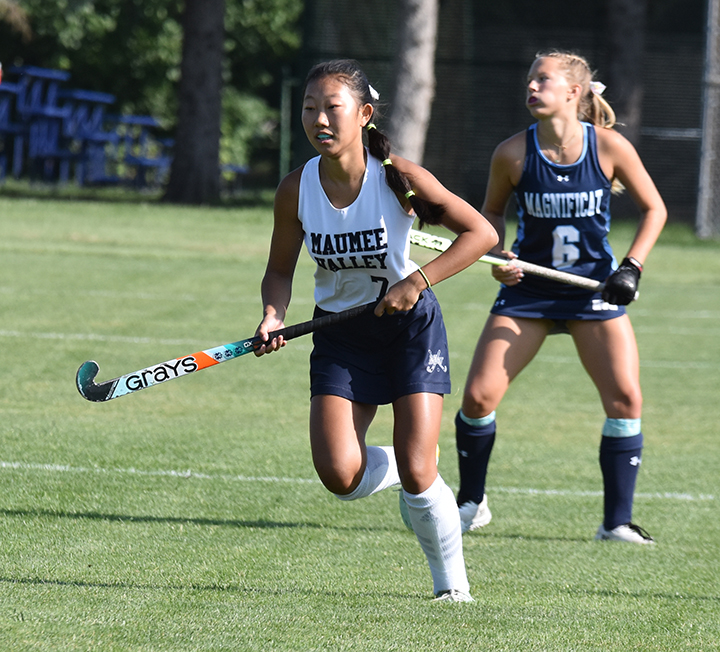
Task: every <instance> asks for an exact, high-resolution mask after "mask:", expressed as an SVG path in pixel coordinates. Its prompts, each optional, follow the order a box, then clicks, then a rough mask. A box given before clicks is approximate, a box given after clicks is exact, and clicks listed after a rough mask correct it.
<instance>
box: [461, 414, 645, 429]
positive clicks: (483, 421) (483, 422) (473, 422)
mask: <svg viewBox="0 0 720 652" xmlns="http://www.w3.org/2000/svg"><path fill="white" fill-rule="evenodd" d="M458 414H459V415H460V418H461V419H462V420H463V421H464V422H465V423H467V424H468V425H469V426H473V427H475V428H477V427H479V426H487V425H488V424H490V423H492V422H493V421H495V410H493V411H492V412H491V413H490V414H488V415H487V416H486V417H480V418H479V419H471V418H470V417H466V416H465V414H464V413H463V411H462V410H460V411H459V412H458ZM638 420H639V419H638Z"/></svg>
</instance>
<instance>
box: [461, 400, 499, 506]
mask: <svg viewBox="0 0 720 652" xmlns="http://www.w3.org/2000/svg"><path fill="white" fill-rule="evenodd" d="M473 421H476V422H477V421H484V419H473ZM455 441H456V443H457V451H458V465H459V467H460V491H458V495H457V504H458V505H462V504H463V503H466V502H468V501H469V500H472V501H473V502H475V503H478V504H480V503H481V502H482V499H483V495H484V493H485V476H486V475H487V468H488V463H489V461H490V453H491V452H492V449H493V444H494V443H495V418H494V413H493V415H492V417H491V420H490V422H489V423H487V424H483V425H470V424H468V423H467V422H466V421H464V420H463V418H462V417H461V415H460V412H458V413H457V416H456V417H455Z"/></svg>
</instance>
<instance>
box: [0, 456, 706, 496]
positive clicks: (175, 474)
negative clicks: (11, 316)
mask: <svg viewBox="0 0 720 652" xmlns="http://www.w3.org/2000/svg"><path fill="white" fill-rule="evenodd" d="M0 469H2V470H17V471H45V472H47V473H97V474H103V475H136V476H147V477H169V478H181V479H184V480H189V479H192V478H194V479H198V480H222V481H224V482H270V483H290V484H320V480H318V479H315V478H312V479H308V478H278V477H273V476H246V475H228V474H224V473H220V474H208V473H198V472H195V471H191V470H189V469H188V470H187V471H175V470H157V471H143V470H140V469H136V468H129V469H117V468H116V469H104V468H102V467H92V468H91V467H83V466H70V465H68V464H37V463H36V464H33V463H28V462H3V461H0ZM490 491H491V492H496V493H504V494H522V495H525V496H571V497H585V496H590V497H597V496H602V495H603V494H602V491H571V490H566V489H531V488H522V487H491V488H490ZM635 497H636V498H652V499H657V498H660V499H664V500H685V501H705V500H715V496H714V495H712V494H698V495H697V496H694V495H693V494H688V493H674V492H670V491H665V492H656V493H637V494H635Z"/></svg>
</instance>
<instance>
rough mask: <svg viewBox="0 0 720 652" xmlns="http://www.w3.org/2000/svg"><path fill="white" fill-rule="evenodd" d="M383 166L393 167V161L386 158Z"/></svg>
mask: <svg viewBox="0 0 720 652" xmlns="http://www.w3.org/2000/svg"><path fill="white" fill-rule="evenodd" d="M382 164H383V166H385V165H392V161H391V160H390V159H389V158H386V159H385V160H384V161H383V162H382Z"/></svg>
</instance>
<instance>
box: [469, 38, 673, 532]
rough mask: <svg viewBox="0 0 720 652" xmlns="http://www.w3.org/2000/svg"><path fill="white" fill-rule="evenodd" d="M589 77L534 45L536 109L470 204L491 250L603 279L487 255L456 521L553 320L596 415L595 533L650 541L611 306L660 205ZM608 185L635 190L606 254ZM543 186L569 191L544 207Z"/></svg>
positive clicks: (627, 350)
mask: <svg viewBox="0 0 720 652" xmlns="http://www.w3.org/2000/svg"><path fill="white" fill-rule="evenodd" d="M592 77H593V76H592V72H591V71H590V68H589V66H588V64H587V61H585V59H583V58H582V57H580V56H577V55H575V54H572V53H564V52H554V51H553V52H549V53H546V54H539V55H537V57H536V59H535V61H534V62H533V64H532V67H531V68H530V72H529V74H528V78H527V100H526V105H527V108H528V109H529V111H530V113H531V114H532V116H533V117H534V118H535V119H536V120H537V122H536V124H534V125H533V126H532V127H530V129H528V131H527V132H521V133H519V134H515V135H514V136H512V137H510V138H509V139H507V140H506V141H504V142H502V143H500V145H498V147H497V148H496V150H495V152H494V154H493V157H492V161H491V164H490V178H489V179H488V184H487V192H486V195H485V202H484V203H483V208H482V211H483V213H484V214H485V215H487V216H488V219H489V220H490V221H491V222H492V223H493V225H495V227H496V228H497V231H498V233H499V234H500V242H499V244H498V246H497V250H498V253H503V254H506V255H508V256H511V257H514V256H515V255H516V254H517V255H518V256H519V257H521V258H522V259H528V260H534V261H536V262H540V263H541V264H545V265H555V266H557V267H561V268H562V269H566V270H570V271H574V272H576V273H580V274H583V275H588V276H591V277H594V278H595V279H596V280H598V281H605V290H604V291H603V292H602V293H599V292H598V293H593V292H592V291H590V292H586V291H577V290H576V289H575V288H570V287H569V286H563V285H561V284H559V283H556V282H553V281H550V282H547V283H545V282H538V281H537V280H534V279H531V278H529V277H528V278H523V274H522V272H521V271H520V270H519V269H518V268H517V267H514V266H512V265H508V266H502V267H497V268H493V272H492V273H493V276H494V277H495V279H496V280H498V281H500V282H501V283H502V284H503V285H502V286H501V290H500V293H499V294H498V299H497V301H496V302H495V305H494V306H493V308H492V310H491V315H490V316H489V318H488V320H487V322H486V324H485V329H484V330H483V332H482V335H481V336H480V340H479V341H478V344H477V348H476V349H475V356H474V358H473V361H472V365H471V367H470V371H469V372H468V378H467V383H466V386H465V393H464V396H463V402H462V409H461V410H460V411H459V412H458V415H457V418H456V420H455V423H456V438H457V449H458V455H459V466H460V491H459V493H458V497H457V502H458V505H459V507H460V516H461V519H462V522H463V531H468V530H474V529H477V528H479V527H483V526H485V525H487V524H488V523H489V522H490V518H491V514H490V510H489V509H488V505H487V498H486V496H485V475H486V472H487V467H488V462H489V460H490V453H491V451H492V448H493V443H494V441H495V409H496V408H497V407H498V405H499V404H500V401H501V399H502V397H503V396H504V394H505V392H506V391H507V389H508V387H509V385H510V383H511V381H512V380H513V379H514V378H515V377H516V376H517V375H518V374H519V373H520V372H521V371H522V370H523V369H524V368H525V367H526V365H528V364H529V363H530V361H531V360H532V359H533V357H534V356H535V354H536V353H537V352H538V350H539V349H540V346H541V345H542V343H543V341H544V340H545V338H546V337H547V335H549V334H551V333H553V332H565V333H569V334H570V336H571V337H572V339H573V342H574V344H575V348H576V349H577V351H578V354H579V355H580V359H581V361H582V363H583V366H584V367H585V369H586V371H587V372H588V374H589V375H590V377H591V378H592V380H593V382H594V383H595V386H596V387H597V389H598V392H599V394H600V399H601V401H602V405H603V408H604V411H605V416H606V418H605V422H604V425H603V428H602V436H601V439H600V456H599V457H600V469H601V472H602V476H603V486H604V515H603V521H602V523H601V524H600V526H599V528H598V530H597V534H596V535H595V538H596V539H600V540H610V541H624V542H629V543H638V544H652V543H653V539H652V538H651V537H650V536H649V535H648V534H647V533H646V532H645V531H644V530H643V529H642V528H640V527H638V526H637V525H635V524H633V523H632V521H631V518H632V505H633V495H634V491H635V480H636V477H637V473H638V468H639V465H640V460H641V451H642V444H643V435H642V432H641V430H640V417H641V410H642V393H641V391H640V378H639V360H638V350H637V344H636V343H635V335H634V332H633V327H632V324H631V323H630V318H629V317H628V315H627V314H626V312H625V308H624V306H625V305H627V304H629V303H630V302H631V301H632V300H633V298H634V297H635V292H636V290H637V285H638V282H639V280H640V273H641V271H642V265H643V263H644V262H645V259H646V258H647V256H648V254H649V253H650V250H651V249H652V247H653V245H654V244H655V241H656V240H657V237H658V235H659V234H660V232H661V230H662V228H663V225H664V224H665V219H666V217H667V213H666V210H665V205H664V204H663V201H662V198H661V197H660V194H659V193H658V191H657V189H656V188H655V185H654V184H653V182H652V179H651V178H650V176H649V175H648V173H647V171H646V170H645V167H644V166H643V164H642V162H641V160H640V157H639V156H638V154H637V152H636V151H635V148H634V147H633V146H632V145H631V144H630V143H629V142H628V141H627V140H626V139H625V138H623V136H621V135H620V134H619V133H617V132H616V131H615V130H614V129H612V126H613V124H614V123H615V114H614V113H613V111H612V109H611V108H610V106H609V105H608V104H607V102H605V101H604V100H603V99H602V97H600V93H601V92H602V89H601V88H600V86H601V85H600V86H598V85H597V82H594V81H593V80H592ZM619 184H622V186H624V187H625V188H627V190H628V192H629V193H630V195H631V196H632V198H633V199H634V200H635V203H636V204H637V206H638V208H639V210H640V213H641V218H640V223H639V226H638V229H637V233H636V235H635V238H634V240H633V242H632V244H631V245H630V249H629V250H628V252H627V255H626V257H625V259H624V260H623V261H622V263H621V264H620V265H619V266H618V265H617V263H616V262H615V260H614V258H613V254H612V251H611V250H610V245H609V244H608V243H607V239H606V233H607V230H608V229H609V227H610V212H609V198H610V193H609V191H610V189H611V186H612V187H618V186H619ZM622 186H620V187H622ZM513 193H514V194H515V196H516V198H517V199H518V206H519V207H520V209H519V212H518V215H519V224H518V237H517V239H516V241H515V243H514V244H513V251H512V252H505V251H503V248H504V246H503V245H504V243H503V240H504V236H505V207H506V204H507V202H508V199H509V198H510V196H511V195H512V194H513ZM591 195H594V197H595V201H592V198H591ZM533 198H542V199H543V201H533ZM553 198H569V201H570V202H572V203H569V202H566V203H565V204H564V208H563V210H562V211H561V212H557V211H554V209H553V206H552V203H551V199H553ZM545 200H547V201H545ZM544 204H546V205H547V209H545V206H544ZM568 206H572V207H573V208H572V210H570V209H569V208H568Z"/></svg>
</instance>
